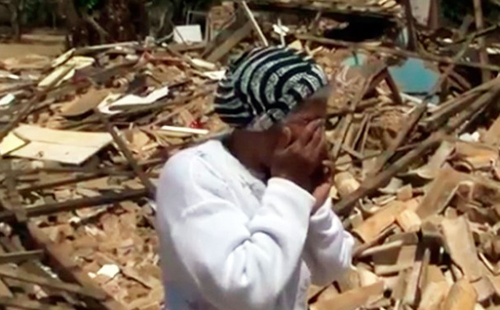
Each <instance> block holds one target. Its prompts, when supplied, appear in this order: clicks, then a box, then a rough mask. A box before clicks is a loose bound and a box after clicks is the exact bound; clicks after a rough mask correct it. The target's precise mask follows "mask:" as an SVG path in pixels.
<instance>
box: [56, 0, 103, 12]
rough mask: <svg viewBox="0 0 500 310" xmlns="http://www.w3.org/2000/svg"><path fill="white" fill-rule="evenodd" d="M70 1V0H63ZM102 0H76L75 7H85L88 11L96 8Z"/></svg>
mask: <svg viewBox="0 0 500 310" xmlns="http://www.w3.org/2000/svg"><path fill="white" fill-rule="evenodd" d="M65 1H71V0H65ZM102 1H103V0H76V4H77V7H78V8H79V9H86V10H88V11H91V10H94V9H96V8H97V7H98V6H99V5H100V4H102Z"/></svg>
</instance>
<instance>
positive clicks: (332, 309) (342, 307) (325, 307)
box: [315, 281, 384, 310]
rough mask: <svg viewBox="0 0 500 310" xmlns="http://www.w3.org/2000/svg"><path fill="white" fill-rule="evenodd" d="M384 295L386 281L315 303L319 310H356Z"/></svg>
mask: <svg viewBox="0 0 500 310" xmlns="http://www.w3.org/2000/svg"><path fill="white" fill-rule="evenodd" d="M383 295H384V282H383V281H380V282H378V283H375V284H373V285H370V286H365V287H360V288H357V289H354V290H350V291H347V292H345V293H343V294H339V295H337V296H334V297H333V298H330V299H324V300H320V301H318V302H317V303H316V304H315V309H317V310H356V309H357V308H359V307H363V306H366V305H367V304H368V303H369V302H370V301H371V300H376V299H377V298H381V297H382V296H383Z"/></svg>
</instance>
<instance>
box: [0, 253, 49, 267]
mask: <svg viewBox="0 0 500 310" xmlns="http://www.w3.org/2000/svg"><path fill="white" fill-rule="evenodd" d="M41 258H43V251H41V250H35V251H26V252H12V253H6V254H0V265H3V264H11V263H14V264H17V263H20V262H24V261H27V260H33V259H41Z"/></svg>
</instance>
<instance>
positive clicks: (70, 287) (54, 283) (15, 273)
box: [0, 266, 106, 300]
mask: <svg viewBox="0 0 500 310" xmlns="http://www.w3.org/2000/svg"><path fill="white" fill-rule="evenodd" d="M0 278H6V279H13V280H18V281H22V282H28V283H32V284H38V285H40V286H46V287H49V288H53V289H57V290H61V291H67V292H71V293H75V294H80V295H83V296H88V297H92V298H95V299H98V300H102V299H104V298H105V297H106V296H105V294H103V293H102V292H101V291H98V290H93V289H89V288H83V287H81V286H79V285H76V284H72V283H64V282H61V281H59V280H55V279H51V278H45V277H39V276H35V275H33V274H29V273H27V272H24V271H22V270H19V269H14V268H9V267H7V266H2V267H0Z"/></svg>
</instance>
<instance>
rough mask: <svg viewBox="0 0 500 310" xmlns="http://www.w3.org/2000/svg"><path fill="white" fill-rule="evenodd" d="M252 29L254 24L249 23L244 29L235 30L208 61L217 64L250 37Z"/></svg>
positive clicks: (213, 52)
mask: <svg viewBox="0 0 500 310" xmlns="http://www.w3.org/2000/svg"><path fill="white" fill-rule="evenodd" d="M252 28H253V26H252V22H251V21H248V22H247V23H246V24H245V25H244V26H243V27H241V28H239V29H237V30H235V31H234V33H233V34H232V35H231V36H230V37H229V38H228V39H227V40H225V41H224V42H222V43H221V44H220V45H219V46H217V47H216V48H215V50H214V51H212V53H211V54H210V55H209V56H208V57H207V61H210V62H214V63H215V62H218V61H219V60H221V59H222V58H223V57H224V56H225V55H226V54H227V53H228V52H229V51H230V50H231V49H232V48H233V47H234V46H236V45H237V44H238V43H240V42H241V41H242V40H243V39H245V38H246V37H248V36H249V35H250V33H251V32H252Z"/></svg>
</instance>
